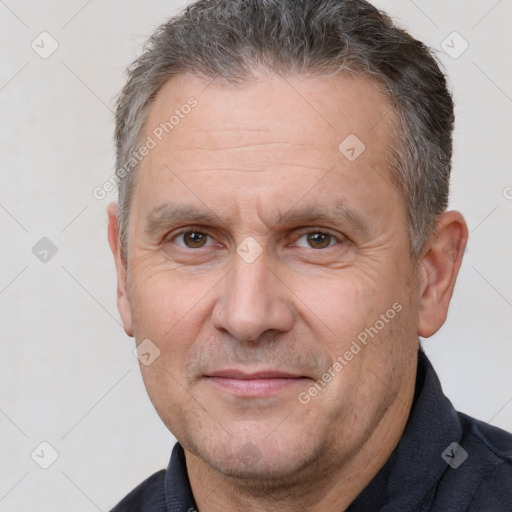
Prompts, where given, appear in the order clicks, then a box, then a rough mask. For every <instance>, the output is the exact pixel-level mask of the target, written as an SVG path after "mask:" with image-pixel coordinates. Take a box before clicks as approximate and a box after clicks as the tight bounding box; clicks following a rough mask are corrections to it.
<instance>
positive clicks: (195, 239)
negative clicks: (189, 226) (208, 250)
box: [176, 231, 208, 249]
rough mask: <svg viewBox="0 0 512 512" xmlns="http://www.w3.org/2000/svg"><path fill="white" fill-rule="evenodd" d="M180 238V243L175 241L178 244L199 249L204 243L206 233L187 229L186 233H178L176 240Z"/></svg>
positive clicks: (206, 237) (206, 236)
mask: <svg viewBox="0 0 512 512" xmlns="http://www.w3.org/2000/svg"><path fill="white" fill-rule="evenodd" d="M180 238H181V239H182V243H179V242H177V243H178V245H181V246H182V247H188V248H189V249H199V248H201V247H204V245H205V244H206V241H207V239H208V235H207V234H206V233H201V232H200V231H187V232H186V233H182V234H181V235H178V237H177V238H176V239H177V241H178V240H180Z"/></svg>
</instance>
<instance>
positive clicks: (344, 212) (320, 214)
mask: <svg viewBox="0 0 512 512" xmlns="http://www.w3.org/2000/svg"><path fill="white" fill-rule="evenodd" d="M264 222H265V225H267V226H270V227H271V228H276V227H282V226H292V225H300V224H302V225H307V224H314V223H318V224H331V225H342V226H349V227H351V228H352V229H354V230H357V231H365V230H367V227H368V226H367V223H366V222H365V220H364V218H363V217H362V216H361V215H360V214H359V213H358V212H356V211H355V210H353V209H351V208H349V207H348V206H347V204H346V202H345V201H344V200H341V199H340V200H337V201H335V202H334V204H332V205H328V206H324V205H320V204H313V205H308V206H304V207H302V208H299V207H297V206H295V207H293V208H291V209H289V210H286V211H284V212H280V211H274V212H271V214H270V215H268V216H267V219H264ZM187 223H189V224H208V225H212V226H219V225H220V226H225V225H226V223H225V222H224V221H223V220H222V219H221V218H220V217H219V216H218V215H216V214H215V213H214V212H213V211H212V210H209V209H208V208H207V207H205V208H204V209H201V208H197V207H196V206H191V205H186V204H174V203H164V204H161V205H159V206H156V207H155V208H153V209H152V210H151V212H150V213H149V214H148V216H147V219H146V226H145V232H146V234H148V235H149V236H155V235H157V234H159V233H161V232H162V231H163V230H165V229H168V228H169V227H170V226H173V225H176V224H187Z"/></svg>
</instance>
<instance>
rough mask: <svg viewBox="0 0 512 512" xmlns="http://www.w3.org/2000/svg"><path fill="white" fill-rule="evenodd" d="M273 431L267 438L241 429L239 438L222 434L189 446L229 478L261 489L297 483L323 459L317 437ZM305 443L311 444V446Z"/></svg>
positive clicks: (267, 434) (235, 435)
mask: <svg viewBox="0 0 512 512" xmlns="http://www.w3.org/2000/svg"><path fill="white" fill-rule="evenodd" d="M273 429H274V431H273V432H272V433H271V434H269V433H268V431H266V432H265V434H264V435H263V434H261V433H260V432H259V431H258V430H255V431H254V430H253V431H251V430H250V429H238V430H237V434H233V435H228V434H227V433H226V432H223V435H221V436H219V437H215V436H212V437H209V438H208V439H203V440H202V441H199V442H192V443H190V442H189V443H186V446H187V448H188V449H189V451H191V452H192V453H193V454H194V455H196V456H197V457H199V458H200V459H201V460H202V461H203V462H204V463H206V464H207V465H208V466H209V467H211V468H212V469H213V470H214V471H216V472H218V473H221V474H223V475H225V476H226V477H229V478H234V479H237V480H242V481H246V484H247V485H250V484H251V483H252V482H254V483H255V485H257V486H260V487H261V486H263V487H269V488H270V487H272V488H274V487H276V485H284V484H285V483H286V482H288V481H289V482H293V481H296V480H297V478H299V475H300V474H301V473H303V472H304V470H305V469H306V468H311V467H312V466H313V465H314V461H315V459H320V458H321V452H322V451H323V450H324V448H325V447H324V448H322V447H321V446H315V445H313V442H314V439H315V436H307V435H305V433H304V432H301V431H300V429H295V432H291V431H289V430H281V431H280V432H279V431H278V430H279V429H275V426H274V427H273ZM259 430H261V429H259ZM290 430H291V429H290ZM304 439H307V440H309V443H310V444H309V446H308V445H307V444H306V443H305V442H304ZM189 441H190V439H189Z"/></svg>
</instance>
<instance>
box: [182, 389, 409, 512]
mask: <svg viewBox="0 0 512 512" xmlns="http://www.w3.org/2000/svg"><path fill="white" fill-rule="evenodd" d="M413 382H414V380H413ZM413 396H414V386H411V385H410V382H409V386H408V387H407V388H405V389H402V390H401V392H400V393H399V394H398V395H397V396H396V397H395V400H394V401H393V403H392V404H391V405H390V407H389V408H388V410H387V411H386V413H385V414H384V415H383V417H382V419H381V421H380V423H379V424H378V426H377V427H376V428H375V429H374V430H373V432H372V433H371V435H370V436H369V437H368V439H367V440H366V442H365V443H364V445H363V446H362V447H361V449H360V450H358V451H357V452H356V453H355V454H354V455H353V456H352V457H350V458H349V460H342V461H340V460H339V459H337V458H336V454H335V453H333V454H328V455H327V456H326V457H324V458H323V459H322V460H318V461H317V463H315V464H311V465H310V466H308V467H307V468H306V469H304V470H303V471H302V472H301V474H300V475H293V476H292V477H290V479H289V480H288V481H283V480H280V481H276V480H272V481H264V482H262V481H258V482H255V481H247V480H241V479H238V478H232V477H229V476H226V475H223V474H220V473H218V472H217V471H215V470H213V469H212V468H211V467H210V466H208V465H207V464H206V463H205V462H204V461H203V460H202V459H200V458H199V457H197V456H196V455H194V454H192V453H190V452H188V451H187V450H185V453H186V458H187V471H188V476H189V480H190V484H191V487H192V492H193V494H194V498H195V500H196V503H197V506H198V509H199V510H200V511H208V512H231V511H233V512H235V511H238V510H245V511H247V512H267V511H268V512H270V511H273V512H292V511H293V512H295V511H297V510H308V512H320V511H325V510H340V511H343V510H346V508H347V507H348V506H349V505H350V504H351V503H352V502H353V501H354V499H355V498H356V497H357V496H358V495H359V494H360V492H361V491H362V490H363V489H364V488H365V487H366V486H367V485H368V484H369V483H370V482H371V480H372V479H373V478H374V477H375V475H376V474H377V473H378V472H379V470H380V469H381V468H382V466H383V465H384V464H385V463H386V461H387V460H388V459H389V457H390V455H391V453H392V452H393V450H394V449H395V448H396V446H397V445H398V442H399V441H400V438H401V437H402V434H403V431H404V429H405V425H406V423H407V419H408V417H409V412H410V409H411V404H412V400H413Z"/></svg>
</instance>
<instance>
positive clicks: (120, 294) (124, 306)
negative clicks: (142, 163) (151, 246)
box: [107, 203, 133, 336]
mask: <svg viewBox="0 0 512 512" xmlns="http://www.w3.org/2000/svg"><path fill="white" fill-rule="evenodd" d="M107 212H108V243H109V244H110V248H111V249H112V254H113V255H114V261H115V264H116V272H117V309H118V310H119V314H120V315H121V320H122V322H123V327H124V331H125V332H126V334H127V335H128V336H133V328H132V313H131V309H130V301H129V299H128V288H127V268H126V263H125V261H124V259H123V257H122V254H121V238H120V236H119V216H118V207H117V204H116V203H111V204H109V205H108V209H107Z"/></svg>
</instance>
